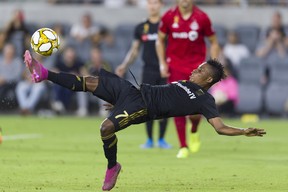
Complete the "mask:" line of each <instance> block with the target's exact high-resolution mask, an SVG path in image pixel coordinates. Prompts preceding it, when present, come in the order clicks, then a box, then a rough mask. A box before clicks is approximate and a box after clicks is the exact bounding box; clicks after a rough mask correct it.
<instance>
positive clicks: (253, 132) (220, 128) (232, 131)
mask: <svg viewBox="0 0 288 192" xmlns="http://www.w3.org/2000/svg"><path fill="white" fill-rule="evenodd" d="M208 121H209V123H210V124H211V125H212V126H213V127H214V129H215V131H216V132H217V133H218V134H219V135H228V136H237V135H245V136H247V137H253V136H258V137H263V135H265V134H266V132H265V130H264V129H258V128H247V129H243V128H236V127H231V126H228V125H225V124H224V123H223V121H222V119H221V118H220V117H215V118H212V119H209V120H208Z"/></svg>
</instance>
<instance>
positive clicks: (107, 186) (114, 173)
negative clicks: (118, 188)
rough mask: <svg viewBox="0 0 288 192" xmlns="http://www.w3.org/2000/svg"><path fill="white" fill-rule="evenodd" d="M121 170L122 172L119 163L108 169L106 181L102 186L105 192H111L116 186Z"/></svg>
mask: <svg viewBox="0 0 288 192" xmlns="http://www.w3.org/2000/svg"><path fill="white" fill-rule="evenodd" d="M120 170H121V165H120V163H117V164H116V165H115V166H114V167H112V168H111V169H107V171H106V176H105V180H104V183H103V186H102V190H103V191H110V190H111V189H112V188H113V187H114V186H115V184H116V181H117V177H118V175H119V173H120Z"/></svg>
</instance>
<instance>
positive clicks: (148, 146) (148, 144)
mask: <svg viewBox="0 0 288 192" xmlns="http://www.w3.org/2000/svg"><path fill="white" fill-rule="evenodd" d="M153 146H154V144H153V140H152V139H147V141H146V143H144V144H142V145H140V148H142V149H151V148H153Z"/></svg>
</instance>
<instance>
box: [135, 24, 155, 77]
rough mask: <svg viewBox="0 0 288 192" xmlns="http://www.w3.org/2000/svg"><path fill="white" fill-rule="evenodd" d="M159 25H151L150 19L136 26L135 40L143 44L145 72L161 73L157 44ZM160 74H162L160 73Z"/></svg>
mask: <svg viewBox="0 0 288 192" xmlns="http://www.w3.org/2000/svg"><path fill="white" fill-rule="evenodd" d="M158 25H159V23H151V22H150V21H149V20H148V19H147V20H146V21H144V22H142V23H140V24H139V25H137V26H136V28H135V31H134V38H135V39H136V40H139V41H140V42H141V43H142V44H143V54H142V59H143V61H144V70H153V71H155V70H156V71H159V62H158V57H157V54H156V47H155V42H156V40H157V37H158ZM159 73H160V72H159Z"/></svg>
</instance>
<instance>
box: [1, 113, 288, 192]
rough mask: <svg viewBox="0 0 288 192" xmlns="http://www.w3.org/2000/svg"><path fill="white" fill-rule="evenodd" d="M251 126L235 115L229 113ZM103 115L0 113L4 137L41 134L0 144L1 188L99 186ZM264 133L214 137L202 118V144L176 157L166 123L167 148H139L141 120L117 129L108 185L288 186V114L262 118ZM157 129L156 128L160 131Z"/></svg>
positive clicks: (31, 190) (60, 190) (28, 190)
mask: <svg viewBox="0 0 288 192" xmlns="http://www.w3.org/2000/svg"><path fill="white" fill-rule="evenodd" d="M226 122H227V123H229V124H233V125H236V126H244V127H246V126H248V124H244V123H241V122H240V121H239V120H229V121H228V120H227V121H226ZM100 123H101V119H97V118H83V119H82V118H71V117H62V118H48V119H44V118H37V117H27V118H21V117H18V116H1V117H0V126H1V127H2V128H3V133H4V135H6V136H9V135H10V136H11V135H18V134H41V135H42V137H41V138H35V139H27V140H13V141H9V140H7V141H5V140H4V142H3V143H2V144H1V145H0V192H4V191H5V192H16V191H19V192H35V191H37V192H39V191H49V192H64V191H65V192H71V191H81V192H82V191H101V186H102V181H103V178H104V173H105V168H106V160H105V158H104V155H103V151H102V142H101V140H100V137H99V126H100ZM250 125H251V126H257V127H263V128H265V129H266V130H267V135H266V136H265V137H263V138H247V137H242V136H239V137H227V136H218V135H217V134H216V132H214V130H213V128H211V127H210V126H209V125H208V124H207V123H206V122H205V121H202V123H201V130H200V133H201V138H202V148H201V151H200V152H199V153H197V154H193V155H190V157H189V158H188V159H181V160H179V159H176V157H175V155H176V153H177V150H178V141H177V137H176V133H175V129H174V125H173V122H172V121H170V122H169V129H168V132H167V137H166V138H167V141H169V142H170V143H171V144H173V148H172V149H170V150H160V149H158V148H154V149H151V150H142V149H139V145H140V144H141V143H143V142H144V141H145V135H144V133H145V132H144V125H137V126H131V127H129V128H128V129H126V130H124V131H121V132H119V133H118V139H119V145H118V146H119V147H118V151H119V156H118V160H119V162H121V164H122V167H123V171H122V172H121V174H120V178H119V180H118V183H117V185H116V187H115V188H114V190H113V191H125V192H126V191H129V192H131V191H132V192H134V191H136V192H138V191H149V192H150V191H155V192H161V191H171V192H174V191H201V192H202V191H203V192H204V191H211V192H217V191H219V192H223V191H241V192H243V191H259V192H263V191H264V192H265V191H267V192H268V191H269V192H270V191H288V166H287V165H288V148H287V146H288V139H287V135H288V129H287V121H284V120H269V121H268V120H262V121H260V122H258V123H251V124H250ZM157 132H158V128H157V129H155V135H158V133H157Z"/></svg>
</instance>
